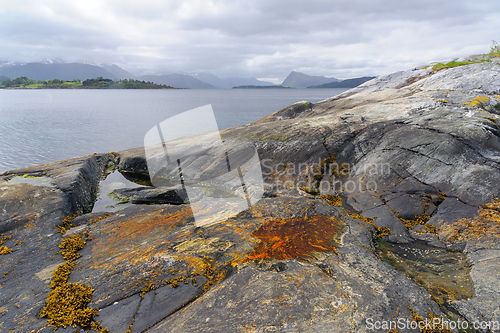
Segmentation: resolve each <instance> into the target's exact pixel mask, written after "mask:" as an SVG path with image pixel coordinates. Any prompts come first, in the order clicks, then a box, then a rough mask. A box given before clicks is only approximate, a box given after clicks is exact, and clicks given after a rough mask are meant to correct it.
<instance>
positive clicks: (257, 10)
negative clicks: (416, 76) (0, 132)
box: [0, 0, 500, 83]
mask: <svg viewBox="0 0 500 333" xmlns="http://www.w3.org/2000/svg"><path fill="white" fill-rule="evenodd" d="M492 39H496V40H497V41H499V42H500V4H499V2H498V0H481V1H478V0H476V1H473V0H466V1H465V0H454V1H450V0H385V1H377V0H345V1H344V0H341V1H335V0H333V1H314V0H308V1H294V0H244V1H239V0H221V1H208V0H199V1H180V0H172V1H170V0H168V1H165V0H141V1H137V0H116V1H111V0H84V1H80V0H70V1H68V0H43V1H39V0H22V1H19V0H2V1H1V2H0V60H3V61H25V62H31V61H42V60H45V59H54V58H59V59H61V60H63V61H66V62H75V61H86V62H94V63H98V64H101V63H107V64H117V65H119V66H121V67H123V68H125V69H127V70H129V71H131V72H133V73H135V74H142V73H146V72H147V73H169V72H181V71H185V72H209V73H212V74H215V75H217V76H219V77H229V76H253V77H257V78H261V79H267V80H270V81H274V82H275V83H280V82H281V81H282V80H283V79H284V78H285V77H286V76H287V75H288V74H289V73H290V71H292V70H295V71H299V72H303V73H306V74H309V75H324V76H329V77H336V78H351V77H358V76H364V75H381V74H387V73H390V72H393V71H396V70H403V69H407V68H411V67H415V66H418V65H422V64H426V63H429V62H432V61H441V60H446V59H451V58H453V57H459V56H464V55H469V54H474V53H487V52H488V51H489V48H490V46H491V40H492Z"/></svg>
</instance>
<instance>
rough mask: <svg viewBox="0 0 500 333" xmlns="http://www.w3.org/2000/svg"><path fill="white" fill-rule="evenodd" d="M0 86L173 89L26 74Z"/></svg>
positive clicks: (144, 83) (148, 83)
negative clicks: (43, 77)
mask: <svg viewBox="0 0 500 333" xmlns="http://www.w3.org/2000/svg"><path fill="white" fill-rule="evenodd" d="M0 88H34V89H44V88H50V89H173V87H171V86H167V85H165V84H156V83H154V82H151V81H140V80H134V79H125V80H117V81H115V80H111V79H105V78H103V77H102V76H100V77H98V78H95V79H86V80H84V81H83V82H82V81H81V80H80V79H74V80H71V81H68V80H60V79H53V80H46V81H43V80H35V79H29V78H27V77H25V76H22V77H18V78H16V79H7V80H5V81H3V82H1V83H0Z"/></svg>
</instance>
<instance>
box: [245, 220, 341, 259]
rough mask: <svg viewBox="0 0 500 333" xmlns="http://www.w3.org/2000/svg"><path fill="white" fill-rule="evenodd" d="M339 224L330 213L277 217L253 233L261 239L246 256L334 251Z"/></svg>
mask: <svg viewBox="0 0 500 333" xmlns="http://www.w3.org/2000/svg"><path fill="white" fill-rule="evenodd" d="M341 228H342V225H341V223H340V222H339V221H338V220H337V219H335V218H332V217H330V216H314V217H309V218H308V217H300V218H295V219H277V220H273V221H269V222H266V223H264V224H263V225H262V226H261V227H260V228H258V229H257V230H255V231H254V232H253V233H252V236H254V237H256V238H258V239H260V240H261V242H260V243H259V244H258V245H257V247H256V248H255V249H254V250H253V251H252V253H250V254H249V256H248V259H265V258H272V257H273V258H276V259H278V260H284V259H293V258H295V259H303V257H304V256H308V255H310V254H311V252H313V251H316V252H325V251H335V246H334V244H335V237H336V236H337V235H338V233H339V232H340V230H341Z"/></svg>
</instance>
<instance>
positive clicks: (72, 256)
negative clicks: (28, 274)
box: [39, 223, 109, 333]
mask: <svg viewBox="0 0 500 333" xmlns="http://www.w3.org/2000/svg"><path fill="white" fill-rule="evenodd" d="M64 225H65V226H67V223H64ZM60 230H61V231H62V232H61V233H62V234H64V233H65V232H66V228H64V227H63V228H61V229H60ZM88 240H90V238H89V234H88V232H85V233H79V234H76V235H72V236H66V237H63V241H62V242H61V244H60V245H59V247H60V248H61V249H62V250H61V251H60V252H59V253H61V254H62V257H63V258H64V259H65V260H66V262H65V263H63V264H61V265H59V266H57V268H56V270H55V271H54V273H53V274H52V281H51V283H50V288H51V289H52V291H51V292H50V293H49V295H48V296H47V301H46V305H45V306H44V307H43V308H42V310H41V311H40V313H39V315H40V317H41V318H45V317H46V318H47V322H48V323H49V325H53V326H56V327H64V328H66V327H68V326H72V327H76V326H77V325H79V326H81V327H88V326H89V325H90V326H91V328H92V329H94V330H97V331H100V332H101V333H107V332H109V331H108V329H106V328H103V327H102V326H101V325H100V324H99V323H98V322H97V321H95V320H93V317H94V316H97V315H98V312H97V310H96V309H92V308H89V307H88V306H87V305H88V303H90V301H91V300H92V294H93V292H94V289H92V288H91V287H90V286H88V285H86V284H79V283H73V282H68V279H69V276H70V274H71V271H72V270H73V268H74V266H75V265H74V263H73V261H74V260H76V259H78V258H79V257H80V256H81V255H80V254H79V253H77V251H79V250H81V249H83V248H84V247H85V244H86V243H87V241H88Z"/></svg>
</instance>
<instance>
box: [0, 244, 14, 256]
mask: <svg viewBox="0 0 500 333" xmlns="http://www.w3.org/2000/svg"><path fill="white" fill-rule="evenodd" d="M9 253H12V250H11V249H9V248H8V247H7V246H0V255H3V254H9Z"/></svg>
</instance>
